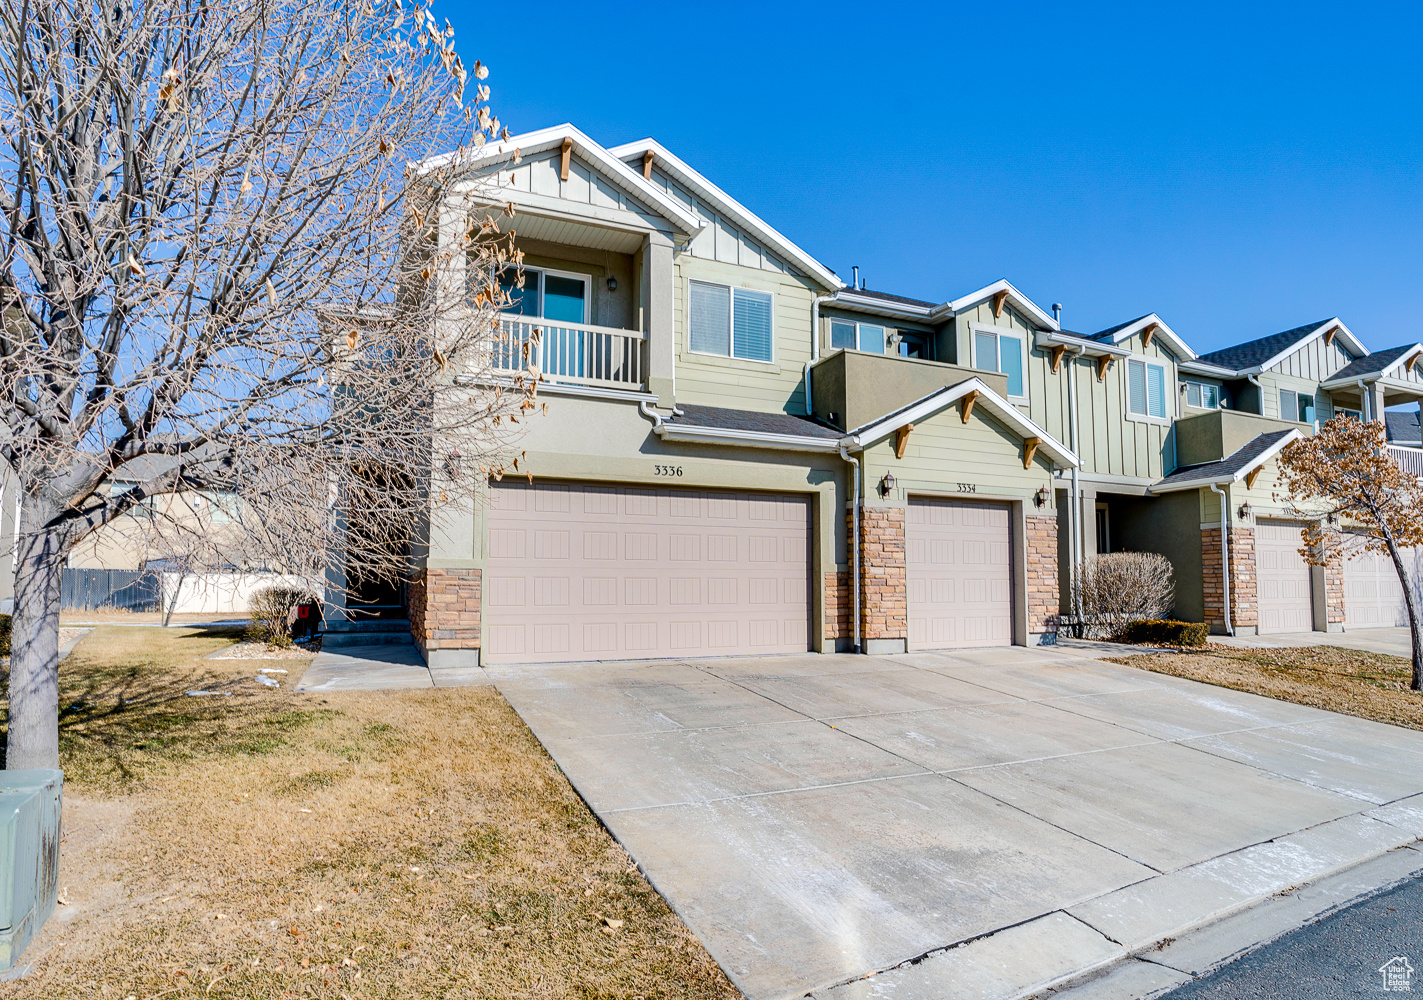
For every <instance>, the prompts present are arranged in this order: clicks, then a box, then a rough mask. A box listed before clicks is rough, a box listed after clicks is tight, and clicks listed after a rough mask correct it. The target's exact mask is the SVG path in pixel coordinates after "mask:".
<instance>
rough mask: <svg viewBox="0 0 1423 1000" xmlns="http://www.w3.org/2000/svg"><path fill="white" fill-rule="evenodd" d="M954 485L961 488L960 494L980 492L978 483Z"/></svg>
mask: <svg viewBox="0 0 1423 1000" xmlns="http://www.w3.org/2000/svg"><path fill="white" fill-rule="evenodd" d="M954 485H955V486H957V487H958V488H959V492H960V493H977V492H978V484H977V483H954Z"/></svg>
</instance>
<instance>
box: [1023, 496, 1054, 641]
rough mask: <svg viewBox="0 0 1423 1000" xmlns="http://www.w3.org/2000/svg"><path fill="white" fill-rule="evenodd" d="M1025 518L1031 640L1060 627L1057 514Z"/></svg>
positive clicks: (1029, 515)
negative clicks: (1035, 636) (1058, 625)
mask: <svg viewBox="0 0 1423 1000" xmlns="http://www.w3.org/2000/svg"><path fill="white" fill-rule="evenodd" d="M1024 521H1025V522H1026V529H1025V533H1026V538H1024V544H1025V547H1026V549H1027V566H1028V573H1027V576H1028V581H1027V582H1028V586H1027V592H1028V635H1029V637H1030V638H1029V640H1028V641H1029V644H1031V643H1032V642H1033V639H1032V638H1031V637H1032V636H1034V635H1040V634H1042V633H1045V632H1056V631H1057V616H1058V605H1059V595H1058V574H1057V552H1058V548H1057V515H1056V514H1028V515H1027V516H1026V517H1025V518H1024Z"/></svg>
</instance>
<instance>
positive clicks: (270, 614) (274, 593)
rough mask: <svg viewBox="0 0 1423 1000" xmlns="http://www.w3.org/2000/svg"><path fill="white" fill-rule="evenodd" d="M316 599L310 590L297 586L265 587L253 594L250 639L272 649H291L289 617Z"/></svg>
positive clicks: (250, 611)
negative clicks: (297, 609) (279, 647)
mask: <svg viewBox="0 0 1423 1000" xmlns="http://www.w3.org/2000/svg"><path fill="white" fill-rule="evenodd" d="M315 599H316V598H315V597H313V596H312V594H311V592H310V591H306V590H301V589H299V588H297V587H280V586H274V587H262V588H261V589H259V590H257V591H256V592H255V593H253V595H252V600H251V602H250V603H249V604H248V607H247V616H248V617H249V618H250V619H251V620H252V623H251V624H250V625H248V626H247V637H248V638H249V639H255V640H256V641H258V642H265V643H268V644H269V645H272V646H283V647H285V646H290V645H291V644H292V636H291V626H290V625H288V624H287V616H288V615H290V614H291V610H292V608H294V607H296V606H297V605H298V604H302V603H305V602H306V601H314V600H315Z"/></svg>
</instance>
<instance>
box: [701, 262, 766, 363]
mask: <svg viewBox="0 0 1423 1000" xmlns="http://www.w3.org/2000/svg"><path fill="white" fill-rule="evenodd" d="M689 298H690V303H689V308H688V310H687V331H688V336H687V340H688V343H689V344H690V345H691V348H692V350H693V351H695V352H697V353H698V354H718V355H721V356H722V357H727V358H741V359H743V360H745V361H770V360H771V353H772V352H771V296H770V294H769V293H767V292H755V291H752V290H751V289H749V288H732V287H731V286H729V285H714V284H712V283H711V282H707V281H693V282H692V283H691V288H690V291H689Z"/></svg>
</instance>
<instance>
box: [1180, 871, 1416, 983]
mask: <svg viewBox="0 0 1423 1000" xmlns="http://www.w3.org/2000/svg"><path fill="white" fill-rule="evenodd" d="M1399 959H1401V960H1402V961H1398V960H1399ZM1390 963H1392V964H1391V965H1390ZM1386 966H1388V967H1389V977H1390V978H1389V982H1388V983H1387V985H1386V983H1385V976H1386V974H1385V973H1384V972H1382V971H1380V970H1382V969H1384V968H1385V967H1386ZM1390 987H1391V988H1390ZM1418 993H1423V878H1419V879H1413V880H1411V881H1409V882H1405V883H1404V884H1403V885H1401V886H1398V887H1397V888H1394V889H1391V890H1389V891H1387V892H1384V893H1381V894H1379V895H1377V896H1371V897H1369V898H1368V899H1365V900H1363V901H1361V902H1358V903H1354V904H1352V905H1350V906H1348V907H1345V908H1344V909H1342V910H1339V911H1338V912H1336V913H1333V914H1331V915H1330V916H1328V917H1326V918H1324V919H1323V920H1321V921H1319V922H1317V923H1314V924H1309V925H1307V926H1305V927H1302V928H1300V929H1299V930H1297V931H1294V932H1293V933H1291V934H1288V935H1286V936H1285V937H1282V938H1280V939H1279V940H1277V941H1274V942H1272V943H1271V944H1268V945H1266V946H1265V947H1264V948H1261V949H1260V950H1258V951H1255V952H1252V953H1251V954H1249V955H1247V956H1245V957H1244V958H1241V959H1239V960H1238V961H1235V962H1232V963H1231V964H1230V965H1227V966H1224V967H1223V968H1220V969H1217V970H1216V971H1215V972H1213V973H1211V974H1209V975H1207V976H1203V977H1202V978H1200V979H1197V980H1196V981H1194V982H1191V983H1187V984H1186V985H1185V986H1181V987H1179V988H1177V989H1175V990H1172V991H1171V992H1170V993H1167V994H1164V996H1163V997H1162V998H1161V1000H1167V998H1169V1000H1255V998H1267V997H1268V998H1271V1000H1275V998H1285V997H1288V998H1289V1000H1326V998H1334V997H1384V996H1399V997H1402V996H1407V995H1409V994H1418Z"/></svg>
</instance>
